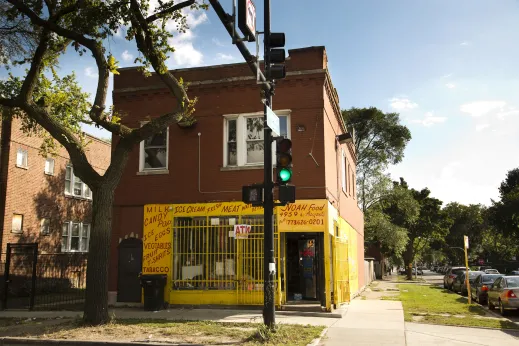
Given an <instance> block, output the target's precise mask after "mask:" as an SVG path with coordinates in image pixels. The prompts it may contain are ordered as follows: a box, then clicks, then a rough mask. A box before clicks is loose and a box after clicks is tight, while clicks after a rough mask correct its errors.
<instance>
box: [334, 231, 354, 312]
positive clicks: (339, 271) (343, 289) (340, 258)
mask: <svg viewBox="0 0 519 346" xmlns="http://www.w3.org/2000/svg"><path fill="white" fill-rule="evenodd" d="M334 228H335V237H334V247H335V249H334V254H335V263H334V264H335V265H334V267H335V268H334V273H335V285H336V286H335V290H334V304H337V305H338V304H341V303H345V302H349V301H350V284H349V259H348V257H349V256H348V237H347V236H346V232H345V231H344V230H340V229H339V227H338V225H335V226H334Z"/></svg>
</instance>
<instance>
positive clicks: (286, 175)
mask: <svg viewBox="0 0 519 346" xmlns="http://www.w3.org/2000/svg"><path fill="white" fill-rule="evenodd" d="M278 175H279V179H280V180H281V181H282V182H287V181H290V178H291V177H292V171H291V170H289V169H287V168H282V169H281V170H280V171H279V173H278Z"/></svg>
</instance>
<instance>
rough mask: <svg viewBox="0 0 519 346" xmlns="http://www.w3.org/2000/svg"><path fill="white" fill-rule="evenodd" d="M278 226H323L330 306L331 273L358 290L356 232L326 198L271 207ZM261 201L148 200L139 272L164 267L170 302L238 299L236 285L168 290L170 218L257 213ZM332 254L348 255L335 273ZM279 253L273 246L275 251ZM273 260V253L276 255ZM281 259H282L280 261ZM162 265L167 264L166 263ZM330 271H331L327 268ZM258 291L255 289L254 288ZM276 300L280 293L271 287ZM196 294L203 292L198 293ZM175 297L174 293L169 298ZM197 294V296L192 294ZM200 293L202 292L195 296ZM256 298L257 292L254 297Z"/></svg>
mask: <svg viewBox="0 0 519 346" xmlns="http://www.w3.org/2000/svg"><path fill="white" fill-rule="evenodd" d="M275 213H276V215H277V220H278V224H277V230H278V232H325V237H324V238H325V239H324V241H325V246H324V247H325V282H326V292H327V297H326V305H327V308H330V306H331V303H332V302H331V287H334V291H335V290H336V289H335V288H336V287H337V283H336V282H334V281H335V280H337V278H339V277H342V278H343V279H344V277H345V276H347V277H348V279H349V285H348V286H349V287H348V291H349V292H353V293H355V292H357V291H358V263H356V260H357V251H358V249H357V233H356V232H355V230H354V229H353V228H352V227H351V226H350V225H349V224H348V223H347V222H346V221H345V220H344V219H342V218H340V217H339V216H338V212H337V210H336V209H335V208H334V207H333V205H331V204H330V203H329V202H328V201H327V200H301V201H297V202H296V203H295V204H292V205H289V206H285V207H277V208H276V210H275ZM262 214H263V208H262V207H252V206H250V205H246V204H244V203H243V202H220V203H204V204H160V205H159V204H152V205H146V206H144V220H145V221H144V223H145V224H144V235H143V242H144V245H143V246H144V251H143V268H146V269H144V271H143V272H144V273H146V272H149V273H163V272H164V273H165V274H167V275H168V284H167V289H166V290H165V291H166V293H165V295H166V297H165V298H166V299H167V301H169V302H171V303H173V304H193V303H195V304H196V303H199V304H235V302H238V304H239V302H240V299H239V297H238V294H239V293H238V292H237V291H221V292H218V291H212V292H209V291H174V290H171V287H172V285H171V278H172V270H171V268H172V258H173V254H172V239H173V220H174V218H175V217H195V216H201V217H204V216H205V217H210V216H214V217H217V216H243V215H262ZM334 225H338V226H339V237H341V240H342V241H343V243H345V242H347V243H348V245H347V247H345V246H342V247H341V250H340V251H342V252H345V251H346V250H345V249H346V248H347V252H348V253H346V254H344V253H338V252H336V247H335V240H336V236H337V235H336V234H335V227H334ZM331 251H334V252H333V256H338V255H339V256H347V258H348V259H349V268H348V270H347V271H348V273H346V271H345V270H342V275H340V274H339V272H338V268H336V267H335V266H336V265H337V262H336V260H335V257H331V255H330V252H331ZM278 253H279V252H278ZM277 261H278V263H279V258H278V259H277ZM283 263H284V262H283ZM166 268H169V270H168V269H166ZM332 270H333V272H334V277H333V278H332V277H331V275H330V274H331V272H332ZM258 293H259V292H258ZM276 293H277V296H278V298H277V299H276V301H278V302H279V301H280V300H278V299H280V298H281V297H280V293H281V292H279V291H278V292H276ZM200 294H202V295H203V296H200ZM175 297H176V298H177V299H175ZM197 297H198V298H197ZM200 297H203V299H201V298H200ZM258 298H261V297H258Z"/></svg>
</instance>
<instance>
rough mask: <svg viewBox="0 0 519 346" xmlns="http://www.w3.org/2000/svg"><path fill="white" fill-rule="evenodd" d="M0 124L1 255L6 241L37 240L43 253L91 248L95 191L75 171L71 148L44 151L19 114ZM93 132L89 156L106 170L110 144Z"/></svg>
mask: <svg viewBox="0 0 519 346" xmlns="http://www.w3.org/2000/svg"><path fill="white" fill-rule="evenodd" d="M0 130H1V152H0V155H1V160H0V171H1V174H0V176H1V180H0V184H1V185H0V186H1V189H0V192H1V193H0V209H1V211H0V216H1V218H2V220H1V221H0V227H1V229H0V241H1V246H0V249H1V253H2V260H4V259H5V257H4V256H5V255H4V254H5V251H6V246H7V243H38V248H39V253H40V254H51V253H67V252H87V251H88V240H89V232H90V230H89V225H90V218H91V205H92V202H91V196H92V193H91V192H90V190H89V189H88V186H87V185H86V184H84V183H82V182H81V181H80V180H79V179H77V178H76V177H75V176H74V174H73V169H72V167H71V166H70V167H69V163H70V162H69V157H68V153H67V151H66V150H65V149H64V148H63V147H61V146H60V147H59V150H58V153H57V155H55V156H49V157H47V158H46V157H43V156H41V155H40V153H39V149H40V146H41V143H42V139H41V138H39V137H35V136H27V135H26V134H24V133H23V132H22V130H21V121H20V120H19V119H17V118H13V119H12V120H10V119H4V120H3V121H2V125H1V129H0ZM88 137H89V138H88V139H89V140H90V143H89V144H88V146H87V149H86V152H87V157H88V159H89V161H90V163H91V164H92V165H93V166H94V168H95V169H96V170H97V171H98V172H100V173H102V172H104V171H105V170H106V168H107V167H108V165H109V163H110V155H111V144H110V143H108V142H105V141H102V140H99V139H97V138H95V137H91V136H88ZM67 167H68V168H67Z"/></svg>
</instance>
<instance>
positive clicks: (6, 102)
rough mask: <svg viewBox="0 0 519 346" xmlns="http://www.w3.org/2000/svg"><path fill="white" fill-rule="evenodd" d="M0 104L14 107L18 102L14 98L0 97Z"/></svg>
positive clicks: (17, 105)
mask: <svg viewBox="0 0 519 346" xmlns="http://www.w3.org/2000/svg"><path fill="white" fill-rule="evenodd" d="M0 106H4V107H10V108H16V107H19V103H18V102H17V101H16V100H14V99H8V98H5V97H0Z"/></svg>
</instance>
